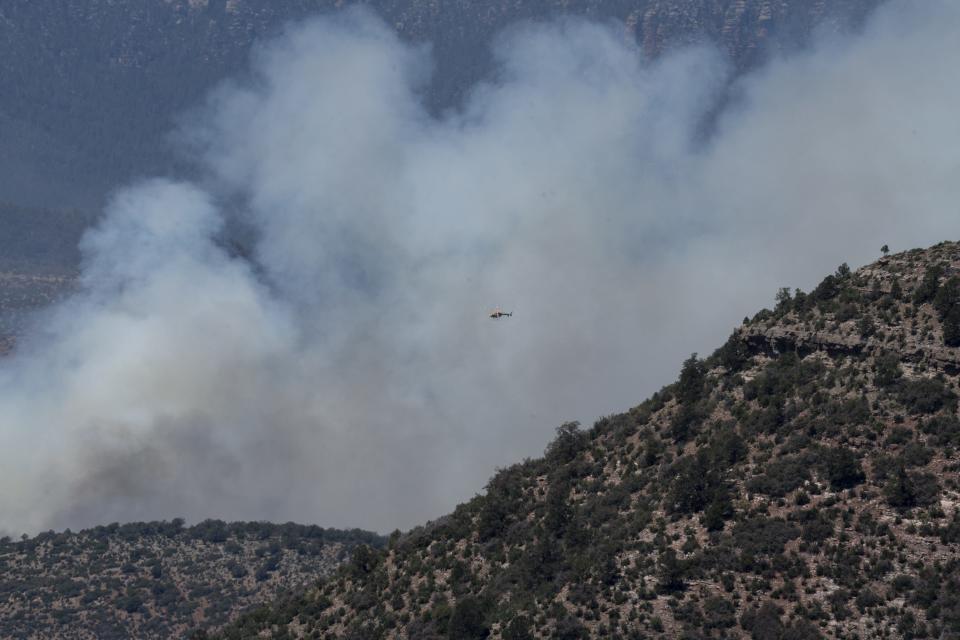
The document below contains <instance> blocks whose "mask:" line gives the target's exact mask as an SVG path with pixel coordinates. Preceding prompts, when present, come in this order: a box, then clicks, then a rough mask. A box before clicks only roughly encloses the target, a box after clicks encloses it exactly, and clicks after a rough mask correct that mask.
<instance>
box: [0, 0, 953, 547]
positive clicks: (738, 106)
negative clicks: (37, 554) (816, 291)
mask: <svg viewBox="0 0 960 640" xmlns="http://www.w3.org/2000/svg"><path fill="white" fill-rule="evenodd" d="M958 28H960V8H958V7H957V6H956V5H955V4H954V3H951V2H947V1H946V0H933V1H931V2H926V3H922V4H921V3H913V4H910V5H909V6H908V5H906V4H894V5H891V6H889V7H888V8H886V9H885V10H884V11H883V12H882V13H881V14H879V15H878V16H877V17H876V18H875V19H874V20H873V21H872V22H871V24H870V25H869V26H868V27H867V28H866V30H865V31H864V33H862V34H859V35H856V36H849V37H846V38H844V39H832V40H821V41H820V42H819V43H818V45H817V46H816V47H815V48H814V49H813V50H812V51H810V52H806V53H802V54H797V55H795V56H793V57H791V58H789V59H783V60H776V61H773V62H771V63H770V64H769V65H767V66H766V67H765V68H764V69H762V70H760V71H759V72H756V73H754V74H752V75H750V76H748V77H744V78H741V79H739V80H737V81H736V82H735V83H734V84H733V85H732V86H733V88H734V90H733V92H732V95H733V96H734V99H733V100H729V99H728V98H729V95H730V93H725V92H729V87H730V84H729V76H728V73H729V71H728V69H727V68H726V66H725V64H724V62H723V60H722V59H721V57H720V56H719V55H717V54H716V53H715V52H713V51H710V50H703V49H697V50H690V51H686V52H681V53H679V54H676V55H672V56H670V57H668V58H665V59H662V60H659V61H657V62H653V63H651V62H647V61H644V60H643V59H642V57H641V55H640V54H639V52H638V51H637V50H636V49H635V48H634V47H633V46H632V45H631V44H630V43H628V42H626V41H625V40H624V39H623V33H624V31H623V30H622V29H618V28H616V27H611V26H601V25H596V24H589V23H584V22H576V21H562V22H558V23H553V24H550V25H539V26H533V25H527V26H518V27H516V28H514V29H512V30H510V31H509V32H508V33H506V34H504V35H503V36H502V37H501V38H500V40H499V41H498V43H497V45H496V54H497V58H498V60H499V71H498V74H497V76H496V77H495V78H493V79H491V80H490V82H489V83H486V84H483V85H480V86H477V87H476V88H475V90H474V91H473V93H472V95H471V96H470V98H469V99H468V100H467V102H466V104H465V105H464V106H463V108H461V109H459V110H456V111H452V112H450V113H447V114H444V115H443V116H441V117H435V116H431V115H429V113H428V111H427V110H426V109H425V108H424V107H423V102H422V99H421V98H422V95H423V92H424V91H426V90H427V89H426V88H427V86H428V82H429V78H430V70H431V58H430V52H429V49H426V48H413V47H410V46H409V45H406V44H404V43H402V42H400V41H399V40H398V39H397V38H396V36H395V35H394V34H393V33H392V32H391V31H389V29H388V28H387V27H386V26H385V25H383V24H382V23H380V22H379V21H378V20H377V19H376V18H375V17H373V16H371V15H370V14H367V13H364V12H358V11H351V12H346V13H343V14H340V15H339V16H337V17H333V18H325V19H322V20H317V21H314V22H311V23H309V24H305V25H300V26H298V27H296V28H292V29H291V30H290V31H289V33H287V34H286V35H285V36H284V37H283V38H282V39H280V40H278V41H276V42H272V43H268V44H266V45H265V46H264V47H263V48H262V49H261V50H260V51H259V53H258V54H257V56H256V57H255V59H254V61H253V70H252V73H251V76H250V78H249V79H248V80H247V81H245V82H242V83H241V82H237V83H233V84H230V85H226V86H224V87H222V88H221V89H220V90H218V91H217V92H216V93H215V94H214V96H213V97H212V98H211V100H210V104H209V105H208V106H207V107H206V108H205V109H204V110H203V111H202V114H201V115H199V116H198V117H197V118H196V119H195V121H194V122H193V125H192V126H190V127H189V128H187V129H186V130H185V132H184V133H183V136H182V137H183V138H185V139H186V140H188V141H189V144H190V146H191V148H192V150H193V152H194V153H195V154H197V156H198V157H200V158H202V163H203V166H204V167H205V168H206V170H207V175H208V179H206V180H205V181H204V182H203V184H202V185H191V184H185V183H177V182H171V181H164V180H156V181H152V182H146V183H143V184H139V185H135V186H132V187H129V188H126V189H123V190H121V191H119V192H118V193H117V195H116V197H115V198H114V200H113V203H112V204H111V206H110V207H109V210H108V211H107V213H106V216H105V218H104V220H103V221H102V223H101V224H100V225H99V227H98V228H97V229H96V230H94V231H92V232H91V233H90V234H89V235H88V236H87V237H86V238H85V240H84V243H83V247H82V249H83V252H84V256H85V262H84V276H83V280H82V286H81V289H80V291H79V292H78V293H77V294H76V295H75V296H74V297H73V298H71V299H70V300H69V301H67V302H66V303H64V304H62V305H60V306H58V307H56V308H54V309H53V310H51V311H50V312H49V313H48V314H47V315H46V316H45V317H44V318H43V319H42V320H41V321H40V322H38V326H37V329H36V331H35V333H34V335H33V336H32V338H31V339H29V340H27V341H26V342H25V343H23V344H22V345H21V346H20V348H19V350H18V352H17V353H16V354H15V355H14V356H13V357H11V358H8V359H6V360H5V361H4V362H2V364H0V366H2V369H0V416H2V417H0V429H2V433H3V449H2V453H0V456H2V468H3V469H4V470H5V472H6V473H5V476H6V477H5V482H4V484H3V488H2V489H0V514H2V516H0V518H2V522H0V528H4V529H7V530H10V531H20V530H36V529H40V528H46V527H51V526H53V527H62V526H72V527H77V526H82V525H88V524H93V523H100V522H105V521H112V520H132V519H155V518H171V517H175V516H186V517H187V518H188V519H191V520H198V519H202V518H205V517H220V518H227V519H272V520H288V519H292V520H298V521H312V522H318V523H320V524H322V525H324V526H362V527H369V528H374V529H378V530H381V531H387V530H390V529H393V528H394V527H402V528H403V527H409V526H412V525H414V524H416V523H418V522H420V521H423V520H425V519H427V518H430V517H435V516H438V515H440V514H442V513H444V512H445V511H447V510H449V509H450V508H451V507H452V506H453V505H454V504H455V503H456V502H458V501H461V500H463V499H466V498H469V497H470V496H471V495H472V494H473V493H474V492H475V491H477V490H478V489H479V488H480V487H482V485H483V484H484V481H485V479H486V478H487V477H489V475H490V474H491V473H492V471H493V470H494V468H495V467H496V466H499V465H506V464H509V463H511V462H514V461H518V460H520V459H522V458H523V457H524V456H530V455H537V454H538V453H539V452H540V451H541V450H542V448H543V446H544V445H545V443H546V442H547V441H548V440H549V438H550V437H551V434H552V431H553V429H554V428H555V427H556V426H557V425H558V424H560V423H561V422H562V421H564V420H569V419H580V420H584V421H589V420H591V419H593V418H595V417H597V416H599V415H602V414H605V413H610V412H613V411H617V410H622V409H625V408H627V407H629V406H631V405H632V404H635V403H637V402H639V401H640V400H642V399H643V398H644V397H646V396H647V395H648V394H649V393H651V392H652V391H654V390H655V389H656V388H657V387H658V386H660V385H662V384H664V383H666V382H669V381H670V380H671V379H672V378H673V376H674V375H675V373H676V371H677V369H678V367H679V363H680V361H681V360H682V359H683V358H684V357H685V356H686V355H688V354H689V352H691V351H694V350H696V351H700V352H707V351H709V350H710V349H711V348H713V347H715V346H717V345H719V344H720V343H721V342H722V341H723V339H725V337H726V335H727V334H728V333H729V331H730V330H731V329H732V327H733V326H734V325H735V324H736V323H737V321H738V319H739V318H742V317H743V316H744V315H745V314H747V313H752V312H753V311H755V310H756V309H758V308H759V307H761V306H765V305H769V304H770V303H771V302H772V297H773V293H774V292H775V291H776V289H777V288H778V287H780V286H784V285H790V286H800V287H803V288H810V287H812V286H813V285H815V284H816V282H817V281H818V280H819V278H820V277H822V276H823V275H824V274H825V273H826V272H829V271H832V269H833V268H834V267H835V266H836V265H837V264H839V263H840V262H842V261H848V262H850V263H851V264H861V263H864V262H866V261H869V260H870V259H872V258H873V257H874V256H875V254H876V253H877V249H878V247H879V246H880V245H882V244H884V243H888V244H890V246H891V247H892V248H894V249H905V248H910V247H912V246H919V245H926V244H930V243H933V242H936V241H939V240H942V239H948V238H952V237H955V235H956V229H957V202H958V201H960V198H958V196H960V182H958V180H957V178H958V177H960V121H958V120H957V118H956V113H955V110H956V105H957V104H960V85H958V84H957V83H956V82H955V73H956V72H955V70H956V69H957V68H960V41H958V40H957V39H956V37H955V36H956V33H957V29H958ZM722 96H726V98H724V103H725V104H726V105H727V106H726V107H725V108H724V110H723V112H722V113H721V114H720V115H719V116H718V117H714V116H715V115H716V114H715V113H714V111H715V107H716V105H717V104H719V103H720V100H721V98H722ZM704 122H712V123H713V124H712V125H711V127H710V134H709V135H708V136H707V137H706V139H704V137H703V135H702V132H703V131H704V126H703V124H704ZM223 203H229V207H227V206H225V205H224V204H223ZM237 203H239V205H238V204H237ZM228 210H229V211H231V212H232V213H230V214H229V215H230V216H240V217H241V218H242V220H241V222H242V224H243V226H244V227H245V228H247V229H249V230H251V233H252V237H254V238H255V239H256V240H255V242H254V247H255V248H254V251H253V255H252V257H250V258H249V259H246V258H240V257H236V256H234V255H233V254H232V253H231V252H228V251H227V250H225V249H224V246H225V243H224V242H222V238H223V227H224V225H225V224H226V223H227V220H226V216H227V214H226V213H224V212H225V211H228ZM237 210H241V211H242V212H243V213H241V214H237V213H235V212H236V211H237ZM495 305H502V306H503V307H504V309H505V310H512V311H514V312H515V315H514V317H513V318H510V319H507V320H504V321H500V322H494V321H491V320H489V319H488V318H487V317H486V314H487V313H488V312H489V310H490V309H491V308H492V307H493V306H495Z"/></svg>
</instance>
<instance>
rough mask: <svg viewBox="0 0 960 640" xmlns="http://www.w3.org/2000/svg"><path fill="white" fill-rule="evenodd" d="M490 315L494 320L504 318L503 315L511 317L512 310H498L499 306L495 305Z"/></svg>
mask: <svg viewBox="0 0 960 640" xmlns="http://www.w3.org/2000/svg"><path fill="white" fill-rule="evenodd" d="M490 317H491V318H493V319H494V320H499V319H500V318H504V317H506V318H512V317H513V311H510V312H507V311H500V307H497V308H496V309H495V310H494V311H493V313H491V314H490Z"/></svg>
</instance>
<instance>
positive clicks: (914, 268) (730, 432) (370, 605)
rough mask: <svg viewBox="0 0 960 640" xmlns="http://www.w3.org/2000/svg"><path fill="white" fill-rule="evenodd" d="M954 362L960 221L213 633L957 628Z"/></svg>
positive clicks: (757, 633)
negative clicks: (955, 236) (954, 235)
mask: <svg viewBox="0 0 960 640" xmlns="http://www.w3.org/2000/svg"><path fill="white" fill-rule="evenodd" d="M958 375H960V244H958V243H943V244H940V245H937V246H935V247H933V248H931V249H928V250H915V251H909V252H906V253H901V254H898V255H895V256H890V257H884V258H882V259H880V260H879V261H877V262H876V263H874V264H872V265H869V266H867V267H865V268H863V269H861V270H859V271H856V272H851V270H850V269H849V268H847V266H846V265H841V266H840V268H838V269H837V270H836V272H834V273H832V274H831V275H829V276H827V277H826V278H824V280H823V281H822V282H821V283H820V284H819V285H818V286H817V287H816V288H815V289H814V290H813V291H810V292H801V291H790V290H789V289H783V290H781V291H780V292H779V294H778V295H777V304H776V306H775V308H774V309H773V310H763V311H761V312H760V313H758V314H756V315H755V316H753V317H752V318H749V319H745V320H744V323H743V325H742V326H741V327H739V328H738V329H737V330H736V331H735V332H734V333H733V334H732V335H731V337H730V339H729V341H728V342H727V343H726V344H725V345H724V346H723V347H721V348H720V349H718V350H717V351H716V352H715V353H713V354H712V355H711V356H710V357H708V358H705V359H700V358H698V357H696V356H695V355H694V356H691V357H690V359H688V360H687V361H686V362H685V363H684V365H683V369H682V373H681V375H680V378H679V380H677V382H675V383H674V384H672V385H670V386H668V387H666V388H664V389H663V390H662V391H660V392H659V393H656V394H655V395H654V396H653V397H651V398H650V399H648V400H646V401H645V402H643V403H641V404H639V405H637V406H636V407H634V408H633V409H632V410H630V411H628V412H626V413H623V414H619V415H612V416H609V417H605V418H602V419H600V420H598V421H597V422H596V424H594V425H593V427H592V428H590V429H588V430H583V429H580V428H579V426H578V425H577V424H565V425H562V426H561V427H559V429H558V430H557V437H556V439H555V440H554V441H553V442H552V443H551V444H550V445H549V446H548V447H547V449H546V452H545V455H544V457H542V458H539V459H536V460H525V461H523V462H519V463H518V464H516V465H514V466H512V467H509V468H506V469H503V470H501V471H500V472H499V473H497V474H496V475H495V476H494V477H493V478H492V479H491V480H490V482H489V483H488V485H487V487H486V490H485V492H484V493H483V494H482V495H478V496H477V497H476V498H474V499H473V500H471V501H469V502H467V503H465V504H462V505H460V506H459V507H458V508H457V509H456V510H455V511H454V512H453V513H452V514H450V515H449V516H447V517H445V518H441V519H440V520H437V521H435V522H432V523H430V524H428V525H425V526H423V527H419V528H417V529H414V530H413V531H410V532H408V533H406V534H403V535H400V534H399V533H397V534H395V535H394V536H392V537H391V539H390V544H389V548H388V549H387V550H385V551H381V552H378V551H375V550H369V549H360V550H358V552H357V553H355V554H354V556H353V559H352V560H351V562H349V563H348V564H347V565H345V566H344V567H342V568H341V569H340V570H339V571H338V573H337V574H336V575H335V576H334V577H332V578H331V579H329V580H327V581H326V582H324V583H323V584H322V585H320V586H318V587H317V588H314V589H311V590H309V591H307V592H306V593H304V594H301V595H299V596H296V597H294V598H289V599H285V600H281V601H280V602H279V603H278V604H275V605H273V606H271V607H268V608H265V609H263V610H260V611H258V612H256V613H255V614H251V615H249V616H246V617H244V618H242V619H241V620H240V621H238V622H237V623H235V624H234V625H232V626H230V627H228V628H227V629H226V630H225V631H224V632H223V633H222V634H221V635H220V636H219V637H222V638H231V639H233V638H252V637H273V638H289V637H297V638H351V639H354V638H410V639H413V638H416V639H418V640H421V639H425V638H456V639H458V640H464V639H469V638H486V637H491V638H509V639H510V640H518V639H522V638H562V639H570V640H572V639H576V638H622V639H625V638H630V639H634V638H645V637H651V636H658V637H668V638H678V637H683V638H723V637H728V638H740V637H748V638H756V639H758V640H760V639H763V640H770V639H778V638H780V639H788V638H789V639H792V640H796V639H801V638H823V637H827V638H949V637H957V634H960V553H958V552H960V483H958V480H960V462H958V459H957V452H958V448H960V419H958V414H957V402H958V382H960V380H958Z"/></svg>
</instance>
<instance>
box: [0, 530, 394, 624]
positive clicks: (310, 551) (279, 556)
mask: <svg viewBox="0 0 960 640" xmlns="http://www.w3.org/2000/svg"><path fill="white" fill-rule="evenodd" d="M383 542H384V541H383V539H382V538H380V537H379V536H377V535H375V534H372V533H369V532H366V531H359V530H353V531H339V530H335V529H323V528H321V527H310V526H302V525H295V524H292V523H288V524H283V525H277V524H269V523H261V522H234V523H229V524H228V523H225V522H221V521H217V520H208V521H206V522H202V523H200V524H198V525H195V526H192V527H185V526H184V523H183V521H182V520H174V521H172V522H139V523H132V524H124V525H118V524H112V525H108V526H101V527H96V528H93V529H87V530H84V531H80V532H77V533H72V532H70V531H65V532H62V533H55V532H53V531H50V532H47V533H42V534H39V535H37V536H35V537H33V538H28V537H26V536H25V537H24V539H23V540H19V541H12V540H10V539H9V538H3V539H0V637H3V638H96V639H100V640H103V639H106V638H177V637H181V638H182V637H186V636H187V635H188V634H189V633H190V632H191V630H194V629H197V628H200V627H214V628H215V627H217V626H219V625H222V624H224V623H225V622H227V621H229V620H230V619H232V618H234V617H236V615H237V614H238V613H240V612H241V611H244V610H245V609H247V608H249V607H250V606H251V605H255V604H260V603H263V602H267V601H270V600H272V599H274V598H276V597H278V595H280V594H282V593H284V592H286V591H288V590H296V589H302V588H303V587H304V586H305V585H307V584H310V583H312V582H313V581H314V580H316V579H317V578H318V577H321V576H324V575H326V574H328V573H329V572H331V571H333V569H334V568H335V567H336V566H337V565H339V564H340V563H342V562H343V561H344V560H345V559H346V558H347V557H348V556H349V554H350V552H351V551H352V549H353V548H354V547H355V546H356V545H358V544H364V545H372V546H373V547H379V546H381V545H382V544H383ZM366 548H367V547H364V549H366Z"/></svg>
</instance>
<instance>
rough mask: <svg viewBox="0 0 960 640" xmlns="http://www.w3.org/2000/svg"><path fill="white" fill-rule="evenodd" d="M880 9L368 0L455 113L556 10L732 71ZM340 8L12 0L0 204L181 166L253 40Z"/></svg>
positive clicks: (35, 201)
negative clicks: (194, 132) (722, 57)
mask: <svg viewBox="0 0 960 640" xmlns="http://www.w3.org/2000/svg"><path fill="white" fill-rule="evenodd" d="M879 3H880V0H818V1H817V2H806V3H792V2H788V1H787V0H710V1H705V0H537V1H530V2H515V1H508V0H496V1H490V2H464V1H462V0H445V1H436V0H375V1H373V2H369V3H364V4H368V5H369V6H371V7H372V8H374V10H376V11H377V12H378V13H380V14H381V15H382V16H383V17H384V19H385V20H386V21H387V22H388V23H389V24H391V25H394V27H395V28H396V30H397V31H398V33H400V34H401V35H402V36H403V37H404V38H406V39H408V40H410V41H414V42H431V43H433V46H434V49H435V53H436V56H435V59H436V61H437V69H436V74H435V81H434V84H433V86H432V88H431V90H430V96H429V100H430V102H431V103H432V104H433V105H434V106H435V107H438V108H439V107H442V106H450V105H453V104H456V102H457V101H458V100H459V99H460V97H461V96H462V94H463V92H464V91H465V90H466V89H467V88H468V87H470V86H471V85H472V84H473V83H474V82H476V80H477V79H478V78H479V77H481V76H482V75H483V74H484V73H486V72H487V71H488V70H489V67H490V54H489V45H490V42H491V39H492V37H493V35H494V34H495V33H497V32H498V31H499V30H501V29H502V28H503V27H504V26H506V25H509V24H512V23H513V22H516V21H517V20H520V19H529V18H544V17H546V16H550V15H557V14H561V13H564V14H572V15H586V16H591V17H593V18H596V19H600V20H607V19H618V20H622V21H624V22H625V23H626V24H627V25H628V28H629V29H630V30H631V31H632V32H633V34H634V35H635V37H636V38H637V39H638V41H639V42H640V44H641V45H642V46H643V48H644V50H645V51H647V52H648V53H649V54H650V55H656V54H658V53H659V52H661V51H663V50H664V49H666V48H669V47H670V46H672V45H676V44H682V43H687V42H692V41H702V40H708V41H714V42H717V43H719V44H720V46H721V47H722V48H724V49H726V50H727V51H728V52H729V53H730V56H731V58H732V60H733V61H734V63H735V64H736V65H737V66H738V67H740V68H746V67H748V66H750V65H752V64H754V63H756V62H757V61H758V60H760V59H762V58H763V56H764V53H765V52H766V51H767V50H769V49H774V50H776V49H778V48H781V47H792V46H796V45H798V44H802V43H803V42H804V41H805V40H806V39H808V38H809V36H810V33H811V32H812V30H813V28H814V25H817V24H823V23H828V24H830V25H832V26H833V27H834V28H843V27H844V26H848V25H851V24H856V23H858V22H859V21H860V20H862V18H863V16H864V15H865V14H866V13H867V12H869V11H870V10H871V9H872V8H873V7H875V6H876V5H877V4H879ZM351 4H356V2H354V1H347V2H345V1H343V0H295V1H290V2H271V1H270V0H229V1H226V0H127V1H124V2H115V1H114V0H83V1H80V0H9V1H6V2H4V3H2V5H0V139H2V140H4V141H5V144H4V145H3V146H2V148H0V201H12V202H16V203H18V204H29V205H34V206H45V207H50V206H53V207H78V206H79V207H90V208H96V207H97V206H99V204H100V202H101V200H102V198H103V196H104V194H105V193H106V192H107V191H108V190H109V189H112V188H113V187H115V186H116V185H117V184H120V183H123V182H125V181H128V180H129V179H131V178H133V177H139V176H142V175H153V174H156V173H158V172H159V173H163V172H166V171H168V170H171V169H172V168H174V167H175V165H176V160H175V157H174V155H173V154H172V153H171V152H170V147H169V145H168V144H167V142H166V138H165V136H166V134H167V133H168V132H169V131H170V130H171V128H172V127H173V125H174V118H175V116H176V115H177V114H178V113H179V112H181V111H182V110H183V109H185V108H188V107H191V106H193V105H195V104H196V103H197V102H198V101H199V100H200V99H201V98H202V96H203V94H204V92H205V91H207V90H208V89H209V88H210V87H211V86H212V85H213V84H215V83H216V82H217V81H219V80H221V79H223V78H225V77H228V76H236V75H238V74H240V73H241V72H242V70H243V69H244V68H245V67H246V64H247V56H248V53H249V50H250V47H251V45H252V44H253V43H254V42H255V41H256V40H258V39H262V38H265V37H269V36H270V35H273V34H276V33H277V32H278V31H279V30H280V29H281V28H282V26H283V25H284V24H286V23H287V22H289V21H293V20H300V19H303V18H305V17H307V16H310V15H314V14H317V13H322V12H325V11H332V10H335V9H337V8H340V7H343V6H347V5H351Z"/></svg>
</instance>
